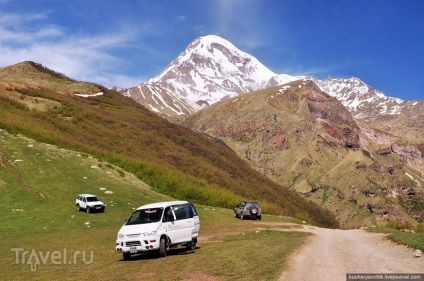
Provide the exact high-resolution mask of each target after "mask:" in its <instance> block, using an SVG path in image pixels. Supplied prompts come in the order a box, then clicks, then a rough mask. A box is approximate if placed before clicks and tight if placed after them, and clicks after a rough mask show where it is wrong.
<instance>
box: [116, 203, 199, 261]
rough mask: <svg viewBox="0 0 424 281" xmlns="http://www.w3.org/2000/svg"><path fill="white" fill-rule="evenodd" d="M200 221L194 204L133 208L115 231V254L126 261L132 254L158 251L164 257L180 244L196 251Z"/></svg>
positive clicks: (155, 204) (169, 204) (164, 204)
mask: <svg viewBox="0 0 424 281" xmlns="http://www.w3.org/2000/svg"><path fill="white" fill-rule="evenodd" d="M199 228H200V220H199V216H198V215H197V211H196V209H195V208H194V206H193V204H191V203H189V202H187V201H170V202H160V203H153V204H149V205H144V206H141V207H139V208H138V209H136V210H135V211H134V212H133V213H132V214H131V215H130V216H129V218H128V219H126V220H125V223H124V225H123V226H122V227H121V229H120V230H119V232H118V237H117V239H116V251H117V252H121V253H122V254H123V256H124V259H125V260H127V259H129V258H130V257H131V254H136V253H142V252H147V251H157V253H158V254H159V256H161V257H165V256H166V251H167V250H169V248H173V247H177V246H179V245H181V246H186V248H187V249H188V250H194V249H195V248H196V243H197V237H198V236H199Z"/></svg>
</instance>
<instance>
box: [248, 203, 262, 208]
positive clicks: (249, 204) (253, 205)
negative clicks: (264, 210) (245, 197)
mask: <svg viewBox="0 0 424 281" xmlns="http://www.w3.org/2000/svg"><path fill="white" fill-rule="evenodd" d="M246 207H247V208H250V207H257V208H259V204H258V203H256V202H248V203H247V205H246Z"/></svg>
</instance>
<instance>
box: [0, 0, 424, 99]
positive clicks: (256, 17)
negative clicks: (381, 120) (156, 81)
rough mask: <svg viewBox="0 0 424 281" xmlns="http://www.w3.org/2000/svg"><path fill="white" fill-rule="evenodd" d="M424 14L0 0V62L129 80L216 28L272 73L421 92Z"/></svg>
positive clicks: (367, 6)
mask: <svg viewBox="0 0 424 281" xmlns="http://www.w3.org/2000/svg"><path fill="white" fill-rule="evenodd" d="M423 14H424V1H421V0H408V1H404V0H356V1H343V0H334V1H333V0H328V1H325V0H323V1H313V0H310V1H302V0H296V1H291V0H290V1H289V0H154V1H151V0H150V1H149V0H67V1H61V0H19V1H16V0H0V54H1V55H0V67H3V66H7V65H11V64H15V63H18V62H21V61H25V60H32V61H35V62H39V63H41V64H43V65H45V66H47V67H49V68H51V69H54V70H56V71H59V72H62V73H64V74H65V75H67V76H69V77H71V78H74V79H77V80H81V81H90V82H96V83H99V84H102V85H104V86H108V87H111V86H121V87H130V86H135V85H138V84H139V83H140V82H143V81H145V80H147V79H148V78H151V77H153V76H155V75H157V74H159V73H160V72H161V71H162V70H163V69H164V68H165V66H166V65H167V64H168V63H169V62H171V61H172V60H173V59H174V58H176V57H177V56H178V55H179V54H180V53H181V52H182V51H183V50H184V49H185V48H186V47H187V45H188V44H189V43H190V42H191V41H193V40H194V39H195V38H197V37H199V36H204V35H209V34H215V35H218V36H221V37H223V38H225V39H227V40H228V41H230V42H231V43H233V44H234V45H235V46H236V47H238V48H239V49H241V50H242V51H245V52H247V53H249V54H251V55H253V56H255V57H256V58H257V59H258V60H259V61H260V62H262V63H263V64H264V65H265V66H267V67H268V68H269V69H271V70H272V71H274V72H275V73H277V74H283V73H285V74H290V75H313V76H316V77H318V78H321V79H323V78H327V76H328V75H331V76H332V77H334V78H335V77H343V78H349V77H352V76H354V77H358V78H360V79H362V80H363V81H364V82H365V83H367V84H368V85H370V86H372V87H374V88H376V89H377V90H380V91H382V92H384V94H385V95H387V96H392V97H398V98H402V99H405V100H414V99H424V90H423V89H424V87H423V85H422V82H424V79H423V74H424V16H423Z"/></svg>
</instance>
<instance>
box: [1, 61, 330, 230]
mask: <svg viewBox="0 0 424 281" xmlns="http://www.w3.org/2000/svg"><path fill="white" fill-rule="evenodd" d="M0 73H1V75H2V76H1V77H7V80H2V78H0V108H1V110H0V129H4V130H6V131H8V132H11V133H21V134H24V135H26V136H28V137H31V138H33V139H35V140H37V141H41V142H45V143H50V144H55V145H57V146H59V147H64V148H70V149H73V150H77V151H80V152H85V153H89V154H91V155H94V156H96V157H98V158H99V159H101V160H106V161H108V162H110V163H113V164H116V165H117V166H120V167H121V168H122V169H124V170H127V171H128V172H131V173H133V174H135V175H136V176H137V177H138V178H140V179H142V180H143V181H145V182H146V183H148V184H149V185H150V186H152V187H153V188H155V189H157V190H158V191H160V192H161V193H164V194H167V195H170V196H172V197H174V198H179V199H187V200H191V201H194V202H197V203H202V204H206V205H212V206H224V207H229V208H232V207H233V206H234V205H235V204H236V203H238V201H239V200H243V199H251V200H258V201H259V202H260V203H261V204H262V206H263V209H264V211H265V212H266V213H275V214H286V215H291V216H297V217H298V218H302V219H306V220H308V221H310V222H311V223H315V224H317V225H322V226H328V227H335V226H337V222H336V221H335V219H334V216H333V215H332V214H330V213H329V212H328V211H326V210H324V209H322V208H320V207H319V206H318V205H316V204H308V202H307V201H306V200H305V199H304V198H302V197H301V196H299V195H298V194H296V193H294V192H292V191H289V190H287V189H286V188H284V187H282V186H279V185H277V184H275V183H274V182H273V181H271V180H269V179H267V178H266V177H263V176H262V175H260V174H259V173H257V172H256V171H254V170H253V169H252V168H251V167H250V166H249V165H248V163H247V162H246V161H243V160H242V159H240V158H239V157H238V156H237V155H236V153H234V151H232V150H231V149H229V148H228V146H226V145H224V144H223V143H222V142H221V141H219V140H217V139H214V138H210V137H208V136H205V135H204V134H201V133H197V132H194V131H192V130H190V129H189V128H186V127H183V126H180V125H176V124H173V123H170V122H168V121H167V120H165V119H163V118H161V117H158V116H157V115H156V114H154V113H152V112H151V111H149V110H147V109H146V108H145V107H143V106H141V105H140V104H138V103H136V102H135V101H134V100H132V99H130V98H126V97H124V96H122V95H121V94H119V93H117V92H115V91H111V90H108V89H105V88H103V87H101V86H98V85H95V84H90V85H93V86H94V89H95V90H96V91H99V90H100V91H101V93H102V95H91V94H90V93H87V92H82V91H81V88H80V86H81V83H80V82H77V81H72V80H70V79H67V78H64V77H58V76H57V75H56V74H55V72H54V71H51V70H46V69H41V70H40V68H39V67H34V63H24V65H22V64H17V65H14V66H10V67H7V68H2V69H1V70H0ZM16 73H18V74H16ZM23 81H25V83H24V82H23ZM31 81H35V82H34V84H31ZM52 81H54V83H52ZM65 88H66V93H68V94H64V92H62V91H63V89H65ZM77 92H78V93H79V95H74V94H72V93H77ZM69 93H70V94H69ZM82 93H84V94H82ZM85 94H87V95H85ZM70 180H72V179H70Z"/></svg>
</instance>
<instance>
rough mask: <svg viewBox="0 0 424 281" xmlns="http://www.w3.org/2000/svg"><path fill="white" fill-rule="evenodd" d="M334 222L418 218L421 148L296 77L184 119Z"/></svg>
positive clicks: (421, 213)
mask: <svg viewBox="0 0 424 281" xmlns="http://www.w3.org/2000/svg"><path fill="white" fill-rule="evenodd" d="M184 124H185V125H186V126H189V127H191V128H193V129H195V130H198V131H200V132H203V133H206V134H209V135H211V136H213V137H217V138H219V139H222V140H223V141H224V142H225V143H227V144H228V145H229V146H230V147H232V148H233V149H234V150H235V151H236V152H237V153H238V154H239V156H240V157H243V158H245V159H246V160H247V161H248V162H249V163H250V164H251V165H252V167H254V168H255V169H256V170H258V171H260V172H261V173H263V174H264V175H266V176H268V177H270V178H272V179H274V180H275V181H276V182H278V183H280V184H282V185H285V186H288V187H289V188H291V189H292V190H296V191H298V192H299V193H301V194H303V195H304V196H306V197H308V198H309V199H310V200H312V201H314V202H316V203H318V204H321V205H322V206H325V207H326V208H328V209H329V210H331V211H332V212H334V214H335V215H336V216H337V218H338V219H339V221H340V222H341V223H342V225H344V226H346V227H355V226H359V225H363V224H368V225H369V224H376V223H382V222H384V221H388V220H423V219H424V208H423V204H424V199H423V197H422V194H423V191H424V190H423V186H424V179H423V176H422V172H423V168H424V166H423V164H424V158H423V155H424V149H423V148H424V147H423V146H422V145H421V146H419V145H414V144H411V143H407V142H405V141H404V140H402V139H401V138H399V137H396V136H394V135H391V134H388V133H385V132H383V131H380V130H378V129H375V128H372V127H370V126H369V125H368V124H367V123H365V122H362V121H358V120H357V119H355V118H354V117H353V116H352V114H351V112H350V111H349V110H347V109H346V107H345V106H343V105H342V103H341V102H340V101H338V100H337V99H336V98H334V97H332V96H330V95H328V94H327V93H325V92H323V91H322V90H321V89H320V88H319V87H318V85H317V84H315V83H314V82H313V81H312V80H308V79H303V80H298V81H294V82H291V83H288V84H286V85H282V86H276V87H272V88H268V89H265V90H260V91H256V92H252V93H248V94H245V95H240V96H238V97H233V98H229V99H227V100H224V101H221V102H217V103H215V104H213V105H211V106H209V107H208V108H205V109H203V110H201V111H198V112H196V113H194V114H192V115H190V116H189V117H187V118H186V120H185V121H184Z"/></svg>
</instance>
